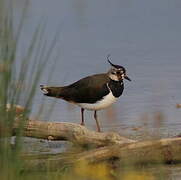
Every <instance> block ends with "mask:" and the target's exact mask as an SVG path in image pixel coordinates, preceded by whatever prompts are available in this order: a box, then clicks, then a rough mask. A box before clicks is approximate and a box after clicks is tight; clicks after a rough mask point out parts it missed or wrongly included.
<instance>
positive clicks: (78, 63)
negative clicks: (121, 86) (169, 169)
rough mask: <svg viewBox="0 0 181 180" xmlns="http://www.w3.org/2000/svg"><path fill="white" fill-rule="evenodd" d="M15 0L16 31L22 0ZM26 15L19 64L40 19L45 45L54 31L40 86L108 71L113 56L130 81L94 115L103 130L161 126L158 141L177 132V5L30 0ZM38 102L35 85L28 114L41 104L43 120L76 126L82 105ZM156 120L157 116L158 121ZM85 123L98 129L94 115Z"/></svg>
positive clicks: (180, 74) (180, 63) (180, 10)
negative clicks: (107, 104) (43, 23)
mask: <svg viewBox="0 0 181 180" xmlns="http://www.w3.org/2000/svg"><path fill="white" fill-rule="evenodd" d="M13 2H14V6H15V9H14V12H13V16H14V22H15V27H16V21H17V22H18V20H19V18H20V16H21V13H19V12H20V11H21V10H22V9H23V7H24V2H25V1H23V0H14V1H13ZM26 16H27V17H26V20H25V24H24V27H23V31H22V32H21V37H20V43H19V47H18V51H17V59H22V58H21V57H23V55H24V53H25V52H24V49H26V47H28V46H29V42H30V38H31V37H32V34H33V33H34V31H35V29H36V26H37V24H38V23H39V22H45V24H46V28H45V36H46V39H47V41H46V44H47V45H49V42H51V40H52V39H53V37H54V34H55V32H57V30H59V37H58V38H57V46H56V47H55V48H54V51H53V55H52V57H51V59H52V60H51V61H49V63H48V64H47V65H46V67H45V68H46V69H45V71H44V74H43V76H42V78H41V80H40V82H39V83H40V84H45V85H46V84H48V85H52V86H62V85H68V84H70V83H72V82H74V81H77V80H79V79H80V78H82V77H85V76H88V75H92V74H95V73H104V72H107V71H108V69H109V68H110V66H109V64H108V63H107V60H106V56H107V55H108V54H111V60H112V62H113V63H115V64H119V65H122V66H125V68H126V69H127V73H128V75H129V77H130V78H131V79H132V82H128V81H125V90H124V92H123V95H122V96H121V97H120V99H119V100H118V101H117V103H115V104H114V105H113V106H112V107H110V108H108V109H107V110H102V111H99V112H98V113H99V119H100V124H101V127H102V129H103V130H104V131H110V130H111V131H118V132H120V133H123V134H124V133H126V132H128V133H130V132H131V133H133V134H134V133H135V132H137V131H139V132H140V131H141V130H144V129H145V127H149V128H151V129H152V128H159V131H160V133H161V135H162V136H171V135H175V134H178V133H179V130H180V129H181V121H180V120H181V119H180V117H181V111H179V110H178V109H176V104H177V103H181V93H180V92H181V90H180V89H181V81H180V79H181V60H180V59H181V35H180V32H181V22H180V17H181V1H179V0H172V1H170V0H152V1H145V0H137V1H134V0H112V1H109V0H99V1H97V0H91V1H90V0H76V1H75V0H69V1H67V0H61V1H60V0H53V1H49V0H43V1H42V0H30V1H29V5H28V13H27V15H26ZM17 69H18V66H17ZM27 84H28V82H27ZM42 98H43V95H42V93H41V91H40V89H39V86H37V88H36V94H35V101H34V105H33V110H32V115H31V116H32V117H36V116H37V114H39V107H41V106H42V104H44V108H43V113H41V116H40V117H39V118H40V119H42V120H46V121H68V122H76V123H79V122H80V108H79V107H77V106H74V105H70V104H68V103H66V102H64V101H62V100H55V99H53V98H49V97H44V98H43V100H42ZM52 105H53V106H52ZM158 113H159V115H158ZM157 115H158V116H159V117H161V118H159V117H158V118H155V116H157ZM85 119H86V126H88V128H90V129H95V128H96V126H95V122H94V119H93V113H92V112H89V111H86V112H85ZM158 120H161V122H157V121H158Z"/></svg>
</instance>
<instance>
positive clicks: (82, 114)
mask: <svg viewBox="0 0 181 180" xmlns="http://www.w3.org/2000/svg"><path fill="white" fill-rule="evenodd" d="M81 118H82V121H81V123H80V125H82V126H84V125H85V123H84V109H83V108H81Z"/></svg>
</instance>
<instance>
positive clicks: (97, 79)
mask: <svg viewBox="0 0 181 180" xmlns="http://www.w3.org/2000/svg"><path fill="white" fill-rule="evenodd" d="M108 82H109V78H108V76H107V75H106V74H96V75H93V76H88V77H86V78H83V79H80V80H79V81H77V82H75V83H73V84H71V85H69V86H65V87H63V88H62V89H61V92H60V94H59V95H60V97H61V98H63V99H65V100H67V101H72V102H76V103H95V102H97V101H98V100H100V99H102V97H104V96H105V95H107V94H108V93H109V89H108V87H107V83H108Z"/></svg>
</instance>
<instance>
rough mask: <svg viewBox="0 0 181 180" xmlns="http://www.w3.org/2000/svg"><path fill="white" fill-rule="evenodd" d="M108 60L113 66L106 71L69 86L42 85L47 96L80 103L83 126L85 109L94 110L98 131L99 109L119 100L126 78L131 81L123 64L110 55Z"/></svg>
mask: <svg viewBox="0 0 181 180" xmlns="http://www.w3.org/2000/svg"><path fill="white" fill-rule="evenodd" d="M107 61H108V63H109V64H110V65H111V68H110V69H109V71H108V72H106V73H101V74H94V75H91V76H87V77H84V78H82V79H80V80H78V81H76V82H74V83H72V84H70V85H67V86H58V87H52V86H46V85H40V88H41V90H42V91H43V93H44V95H46V96H49V97H55V98H60V99H63V100H65V101H68V102H69V103H73V104H75V105H78V106H79V107H80V108H81V125H83V126H84V125H85V122H84V110H85V109H86V110H92V111H94V119H95V121H96V125H97V131H98V132H101V129H100V125H99V121H98V116H97V111H98V110H101V109H105V108H107V107H108V106H110V105H112V104H113V103H114V102H116V101H117V100H118V98H119V97H120V96H121V95H122V93H123V90H124V82H123V80H124V79H126V80H128V81H131V79H130V78H129V77H128V76H127V74H126V69H125V68H124V67H123V66H120V65H115V64H113V63H112V62H111V61H110V59H109V55H108V56H107Z"/></svg>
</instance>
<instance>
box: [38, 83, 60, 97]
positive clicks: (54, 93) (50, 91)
mask: <svg viewBox="0 0 181 180" xmlns="http://www.w3.org/2000/svg"><path fill="white" fill-rule="evenodd" d="M40 89H41V90H42V91H43V93H44V95H46V96H51V97H57V98H61V89H62V87H48V86H44V85H40Z"/></svg>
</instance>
